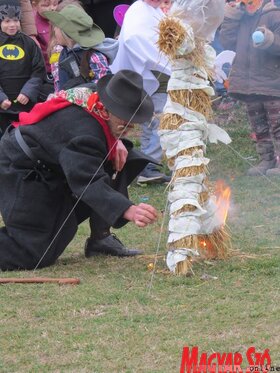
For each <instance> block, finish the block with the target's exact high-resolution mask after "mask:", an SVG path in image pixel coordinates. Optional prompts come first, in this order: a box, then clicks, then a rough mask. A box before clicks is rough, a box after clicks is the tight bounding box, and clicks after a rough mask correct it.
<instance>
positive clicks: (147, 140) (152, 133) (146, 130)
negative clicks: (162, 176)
mask: <svg viewBox="0 0 280 373" xmlns="http://www.w3.org/2000/svg"><path fill="white" fill-rule="evenodd" d="M166 99H167V93H154V94H153V95H152V100H153V103H154V107H155V108H154V111H155V114H156V117H154V118H153V119H152V121H149V122H145V123H143V125H142V135H141V151H142V152H143V153H144V154H147V155H149V156H150V157H153V158H154V159H155V160H156V161H158V162H159V163H160V162H161V160H162V149H161V146H160V139H159V135H158V127H159V118H158V115H159V114H162V111H163V108H164V105H165V103H166ZM153 167H154V165H153Z"/></svg>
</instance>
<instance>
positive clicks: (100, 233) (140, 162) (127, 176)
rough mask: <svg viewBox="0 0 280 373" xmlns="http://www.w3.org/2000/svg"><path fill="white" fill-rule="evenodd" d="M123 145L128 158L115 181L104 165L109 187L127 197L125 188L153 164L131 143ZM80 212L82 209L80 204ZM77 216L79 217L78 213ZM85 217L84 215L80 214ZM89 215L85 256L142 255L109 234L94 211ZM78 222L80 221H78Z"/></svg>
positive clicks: (127, 142)
mask: <svg viewBox="0 0 280 373" xmlns="http://www.w3.org/2000/svg"><path fill="white" fill-rule="evenodd" d="M124 145H125V146H126V147H127V149H128V156H127V160H126V164H125V166H124V168H123V169H122V171H120V172H119V173H118V174H117V176H116V178H115V179H112V175H113V173H114V170H113V168H112V166H111V165H110V164H107V165H106V172H107V173H108V174H109V175H110V176H111V178H110V180H111V184H110V185H111V187H112V188H113V189H115V190H117V191H118V192H120V193H121V194H123V195H124V196H126V197H128V192H127V187H128V185H130V184H131V182H132V181H133V180H134V179H135V178H136V177H137V176H138V175H139V173H140V172H141V171H142V170H143V169H144V168H145V166H146V165H147V163H149V162H153V159H151V158H150V157H147V156H145V155H144V154H142V153H141V152H140V151H138V150H136V149H133V148H132V143H130V142H129V141H127V140H126V141H125V140H124ZM79 209H80V211H81V210H82V209H83V205H82V204H81V205H80V207H79ZM79 215H81V214H80V213H79ZM82 215H83V216H84V217H86V214H84V213H83V214H82ZM88 215H90V231H91V233H90V237H89V238H88V239H87V241H86V245H85V256H86V257H90V256H94V255H100V254H103V255H113V256H119V257H123V256H135V255H139V254H141V253H142V251H140V250H137V249H127V248H126V247H125V246H124V245H123V244H122V242H121V241H120V240H119V239H118V238H117V237H116V236H115V235H114V234H111V232H110V228H111V227H110V226H109V225H108V223H106V222H105V221H104V220H103V219H101V217H100V216H99V215H98V214H96V213H95V212H94V211H91V212H89V213H88ZM78 221H80V220H79V219H78ZM126 223H127V221H126V220H125V219H119V221H118V223H117V224H116V225H114V228H121V227H122V226H123V225H125V224H126Z"/></svg>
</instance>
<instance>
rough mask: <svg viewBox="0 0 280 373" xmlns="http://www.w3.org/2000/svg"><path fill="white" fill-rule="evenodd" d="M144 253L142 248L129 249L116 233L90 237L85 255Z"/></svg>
mask: <svg viewBox="0 0 280 373" xmlns="http://www.w3.org/2000/svg"><path fill="white" fill-rule="evenodd" d="M140 254H143V252H142V251H141V250H136V249H135V250H129V249H127V248H126V247H125V246H124V245H123V244H122V243H121V241H120V240H119V239H118V238H117V237H116V235H114V234H109V235H108V236H106V237H102V238H99V239H95V238H91V237H90V238H88V239H87V240H86V244H85V256H86V258H89V257H91V256H95V255H112V256H119V257H124V256H135V255H140Z"/></svg>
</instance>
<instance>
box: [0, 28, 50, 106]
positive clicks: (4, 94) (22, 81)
mask: <svg viewBox="0 0 280 373" xmlns="http://www.w3.org/2000/svg"><path fill="white" fill-rule="evenodd" d="M45 74H46V72H45V63H44V59H43V56H42V53H41V50H40V48H39V47H38V46H37V44H36V43H35V42H34V40H33V39H31V38H30V37H29V36H27V35H25V34H23V33H22V32H18V33H17V34H16V35H14V36H8V35H7V34H5V33H3V32H0V103H1V102H2V101H4V100H5V99H9V100H11V101H12V106H11V107H10V109H8V110H7V111H5V112H10V113H19V112H20V111H28V110H29V109H30V108H31V107H32V106H33V105H34V103H35V102H37V98H38V94H39V91H40V88H41V85H42V82H43V79H44V77H45ZM20 93H23V94H24V95H25V96H27V97H28V98H29V99H30V101H31V102H30V103H29V104H27V105H21V104H20V103H14V102H13V101H14V100H15V99H16V98H17V96H18V95H19V94H20Z"/></svg>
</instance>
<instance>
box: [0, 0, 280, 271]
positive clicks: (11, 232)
mask: <svg viewBox="0 0 280 373" xmlns="http://www.w3.org/2000/svg"><path fill="white" fill-rule="evenodd" d="M120 4H126V5H127V8H128V9H127V10H126V13H125V14H124V15H123V20H122V22H121V25H120V24H119V26H118V27H120V26H121V28H120V30H117V24H116V22H115V20H114V18H113V10H114V8H115V7H116V6H117V5H120ZM171 6H172V0H136V1H132V0H131V1H130V0H127V1H124V0H114V1H110V0H85V1H78V0H61V1H59V0H31V1H29V0H0V26H1V31H0V136H1V137H2V139H1V143H0V182H1V193H0V211H1V215H2V217H3V220H4V223H5V226H4V227H2V228H1V229H0V269H2V270H10V269H32V268H34V267H43V266H47V265H50V264H52V263H54V262H55V260H56V259H57V258H58V257H59V256H60V255H61V253H62V252H63V251H64V249H65V248H66V246H67V245H68V243H69V242H70V241H71V240H72V238H73V236H74V234H75V232H76V230H77V226H78V224H79V223H80V222H82V221H84V220H85V219H87V218H89V221H90V228H91V229H90V230H91V234H90V237H89V238H88V240H87V242H86V245H85V255H86V256H87V257H90V256H93V255H98V254H106V255H107V254H109V255H116V256H133V255H138V254H139V253H140V251H139V250H136V249H134V250H129V249H127V248H126V247H125V246H124V245H123V244H122V243H121V242H120V241H119V240H118V239H117V237H116V236H115V235H113V234H111V232H110V228H111V227H121V226H123V225H124V224H126V223H127V222H129V221H132V222H134V223H135V224H136V225H137V226H139V227H144V226H146V225H147V224H151V223H153V222H154V221H155V220H156V219H157V212H156V210H155V208H154V207H152V206H150V205H148V204H144V203H141V204H139V205H134V204H133V203H132V202H131V201H130V200H129V199H128V193H127V187H128V185H129V184H130V183H131V182H132V180H133V179H135V178H137V182H138V183H139V184H142V183H168V182H169V181H170V176H169V175H166V174H165V173H164V172H163V171H162V169H160V168H159V167H160V165H161V163H162V149H161V146H160V141H159V137H158V134H157V129H158V125H159V115H160V114H161V113H162V111H163V107H164V105H165V102H166V99H167V83H168V79H169V76H170V73H171V66H170V63H169V61H168V59H167V58H165V57H164V56H163V55H162V54H160V53H159V50H158V47H157V43H156V42H157V38H158V34H157V25H158V23H159V22H160V20H161V19H162V18H163V17H165V15H166V14H168V12H169V11H170V7H171ZM116 31H118V32H116ZM256 32H257V33H259V34H258V37H257V36H256V34H255V33H256ZM218 33H219V34H218V36H219V42H220V43H221V45H222V47H223V48H225V49H228V50H232V51H234V52H236V57H235V59H234V62H233V65H232V69H231V72H230V75H229V88H228V91H227V92H226V93H227V94H230V95H231V96H232V97H234V98H235V99H237V100H240V101H243V102H245V104H246V106H247V110H248V116H249V120H250V123H251V125H252V128H253V130H254V132H255V134H256V146H257V152H258V154H259V156H260V159H261V162H260V163H259V164H258V165H257V166H256V167H253V168H251V169H250V170H249V171H248V174H249V175H251V176H255V175H259V174H266V175H268V176H270V175H280V167H279V162H278V158H279V156H278V154H279V153H280V114H279V113H280V101H279V100H280V94H279V93H280V90H279V84H278V74H277V73H278V68H279V66H280V64H279V59H280V43H279V38H280V8H279V7H278V2H277V1H275V0H263V1H261V0H258V1H250V2H248V1H245V0H244V1H242V2H240V1H232V0H227V1H225V18H224V21H223V23H222V25H221V27H220V28H219V30H218ZM116 35H118V36H117V37H116ZM69 119H71V120H69ZM134 123H141V124H142V135H141V151H138V150H135V149H134V148H133V145H132V143H131V142H130V141H128V140H126V139H125V138H123V137H124V136H125V135H126V133H127V131H128V130H129V129H130V128H131V127H133V124H134ZM58 231H59V232H60V233H59V235H58V236H56V232H58Z"/></svg>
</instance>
